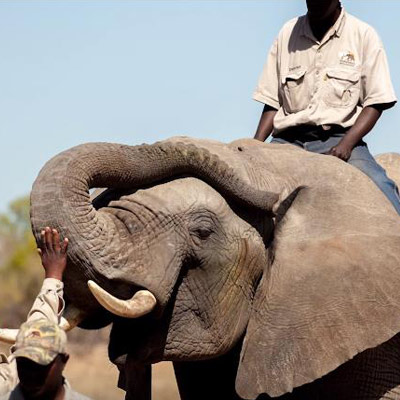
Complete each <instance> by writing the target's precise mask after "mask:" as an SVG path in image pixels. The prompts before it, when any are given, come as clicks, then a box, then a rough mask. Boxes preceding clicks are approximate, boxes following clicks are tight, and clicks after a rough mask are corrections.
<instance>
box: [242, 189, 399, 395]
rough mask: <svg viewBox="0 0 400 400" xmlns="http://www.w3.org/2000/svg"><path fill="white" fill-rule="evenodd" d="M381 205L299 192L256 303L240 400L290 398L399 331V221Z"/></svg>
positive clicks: (326, 192)
mask: <svg viewBox="0 0 400 400" xmlns="http://www.w3.org/2000/svg"><path fill="white" fill-rule="evenodd" d="M324 199H326V201H321V200H324ZM381 206H382V208H383V209H384V210H385V211H384V212H382V211H379V212H377V211H376V210H375V211H373V210H371V211H370V210H368V209H365V208H363V207H359V204H356V203H355V201H354V199H353V200H351V201H350V202H349V200H348V198H347V197H346V196H345V195H343V192H341V191H340V190H337V189H336V188H334V187H331V188H326V187H325V188H324V189H321V190H312V189H307V188H305V189H303V190H301V191H300V192H299V193H298V195H297V197H296V198H295V199H294V201H293V203H292V205H291V207H290V208H288V209H287V211H286V213H285V214H284V216H283V218H282V219H281V221H280V223H279V224H278V225H277V227H276V229H275V235H274V239H273V242H272V243H271V247H270V250H269V251H270V257H269V258H270V261H271V265H270V266H269V269H268V271H266V272H265V274H264V276H263V278H262V280H261V282H260V285H259V287H258V289H257V292H256V295H255V299H254V302H253V309H252V312H251V317H250V322H249V325H248V327H247V331H246V335H245V339H244V343H243V347H242V353H241V357H240V364H239V369H238V374H237V378H236V390H237V392H238V394H239V395H240V396H241V397H243V398H245V399H255V398H256V397H257V396H258V395H259V394H262V393H267V394H268V395H270V396H274V397H276V396H280V395H282V394H284V393H287V392H291V391H292V390H293V388H295V387H298V386H301V385H303V384H305V383H308V382H312V381H314V380H316V379H318V378H320V377H322V376H323V375H326V374H327V373H329V372H330V371H333V370H334V369H336V368H337V367H338V366H339V365H341V364H343V363H344V362H346V361H348V360H350V359H351V358H353V357H354V356H355V355H356V354H358V353H360V352H362V351H364V350H366V349H368V348H372V347H375V346H378V345H380V344H381V343H383V342H386V341H387V340H389V339H390V338H391V337H393V336H394V335H395V334H396V333H398V332H400V291H399V287H400V253H399V251H398V249H400V221H399V220H398V216H397V215H395V212H394V211H392V210H391V209H389V208H388V209H387V210H386V209H385V208H384V207H385V204H381ZM389 206H390V204H388V207H389ZM373 207H375V206H374V205H373ZM391 212H392V213H391Z"/></svg>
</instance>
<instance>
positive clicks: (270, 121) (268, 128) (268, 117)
mask: <svg viewBox="0 0 400 400" xmlns="http://www.w3.org/2000/svg"><path fill="white" fill-rule="evenodd" d="M276 113H277V110H276V109H275V108H273V107H271V106H269V105H268V104H266V105H265V106H264V109H263V112H262V114H261V118H260V122H259V123H258V127H257V131H256V134H255V135H254V139H257V140H260V141H261V142H264V141H265V140H266V139H267V138H268V136H269V135H270V134H271V132H272V130H273V128H274V118H275V115H276Z"/></svg>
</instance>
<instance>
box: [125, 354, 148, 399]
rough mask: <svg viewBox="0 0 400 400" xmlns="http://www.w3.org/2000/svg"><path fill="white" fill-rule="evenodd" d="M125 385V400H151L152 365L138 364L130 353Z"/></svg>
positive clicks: (126, 367) (127, 361) (126, 365)
mask: <svg viewBox="0 0 400 400" xmlns="http://www.w3.org/2000/svg"><path fill="white" fill-rule="evenodd" d="M124 386H125V390H126V395H125V400H151V365H144V364H138V363H137V362H135V361H134V360H132V359H131V358H130V357H129V355H128V357H127V360H126V364H125V371H124Z"/></svg>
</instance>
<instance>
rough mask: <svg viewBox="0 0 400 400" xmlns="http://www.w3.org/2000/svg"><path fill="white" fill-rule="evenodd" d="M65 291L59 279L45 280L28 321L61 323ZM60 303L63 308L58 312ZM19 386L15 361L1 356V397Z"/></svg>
mask: <svg viewBox="0 0 400 400" xmlns="http://www.w3.org/2000/svg"><path fill="white" fill-rule="evenodd" d="M63 289H64V284H63V282H61V281H59V280H58V279H53V278H47V279H45V280H44V281H43V285H42V288H41V290H40V292H39V294H38V295H37V297H36V299H35V301H34V303H33V305H32V308H31V310H30V311H29V314H28V318H27V321H35V320H38V319H47V320H49V321H51V322H54V323H59V320H60V317H61V315H62V312H63V310H64V300H63V294H64V293H63ZM60 302H61V304H62V307H61V310H60V311H58V310H59V307H60ZM17 384H18V373H17V366H16V362H15V360H12V361H10V360H9V357H7V356H6V355H4V354H0V395H2V394H5V393H8V392H10V391H11V390H12V389H13V388H14V387H15V386H16V385H17ZM0 399H1V398H0Z"/></svg>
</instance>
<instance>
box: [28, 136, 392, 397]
mask: <svg viewBox="0 0 400 400" xmlns="http://www.w3.org/2000/svg"><path fill="white" fill-rule="evenodd" d="M90 187H113V188H115V189H114V190H113V191H111V192H110V191H109V192H106V194H103V195H100V196H99V197H97V199H96V200H95V201H94V204H95V207H96V209H97V210H96V209H95V208H94V207H93V206H92V203H91V202H90V198H89V193H88V190H89V188H90ZM31 202H32V208H31V215H32V226H33V230H34V233H35V235H36V238H39V236H38V235H39V232H40V229H42V228H43V227H44V226H53V227H55V228H57V229H59V230H60V231H61V232H62V234H63V235H65V236H68V238H69V239H70V249H69V268H68V269H67V274H66V277H65V292H66V297H67V300H68V302H70V303H72V304H74V305H75V306H77V307H79V308H81V309H82V310H84V311H85V312H86V313H87V319H86V321H84V322H83V324H82V326H84V327H87V328H96V327H100V326H104V325H106V324H108V323H110V322H113V329H112V333H111V338H110V347H109V353H110V358H111V360H112V361H114V362H115V363H116V364H117V365H119V367H120V369H121V370H122V371H123V372H124V378H125V385H126V389H127V392H128V393H127V398H129V399H130V398H141V397H140V396H139V395H137V386H136V389H135V388H132V387H133V386H132V385H131V384H130V383H129V382H132V380H134V377H135V376H139V375H140V374H139V375H137V371H136V372H135V368H136V367H137V366H139V369H140V365H147V364H150V363H155V362H158V361H160V360H172V361H174V362H175V367H176V372H177V377H178V384H179V387H180V390H181V395H182V398H184V399H191V400H192V399H197V398H206V397H207V398H209V399H213V398H220V399H233V398H238V397H235V396H236V395H235V394H234V387H235V388H236V392H237V393H238V394H239V395H240V396H241V397H242V398H245V399H254V398H256V397H257V396H258V395H260V394H263V393H264V394H268V395H269V396H272V397H278V396H283V395H284V396H283V397H282V399H286V398H288V399H303V398H307V399H331V398H332V399H363V400H365V399H371V400H372V399H374V400H375V399H381V398H382V399H383V398H388V399H389V398H390V399H400V369H399V365H400V343H398V342H399V339H398V337H397V336H396V334H397V333H398V332H400V294H399V293H400V291H399V288H400V220H399V217H398V215H397V214H396V212H395V211H394V209H393V208H392V206H391V204H390V203H389V202H388V201H387V200H386V198H385V197H384V195H383V194H382V193H381V192H380V191H379V190H378V189H377V188H376V187H375V185H374V184H373V183H372V182H371V181H370V180H369V178H367V177H366V176H364V175H363V174H362V173H361V172H360V171H358V170H357V169H355V168H353V167H352V166H350V165H348V164H346V163H345V162H343V161H341V160H339V159H337V158H334V157H332V156H323V155H318V154H313V153H309V152H305V151H303V150H301V149H297V148H295V147H293V146H290V145H271V144H265V143H260V142H259V141H255V140H251V139H248V140H247V139H245V140H240V141H236V142H233V143H231V144H222V143H219V142H216V141H205V140H204V141H203V140H195V139H190V138H173V139H170V140H168V141H165V142H161V143H158V144H155V145H152V146H148V145H142V146H133V147H129V146H121V145H111V144H104V143H102V144H88V145H82V146H78V147H76V148H73V149H71V150H68V151H66V152H64V153H61V154H60V155H59V156H57V157H55V158H54V159H52V160H50V161H49V162H48V163H47V164H46V166H45V167H44V168H43V170H42V171H41V173H40V175H39V177H38V179H37V180H36V182H35V184H34V187H33V191H32V197H31ZM87 279H94V280H95V281H97V282H98V283H99V284H100V285H101V286H103V287H104V288H105V289H107V290H108V291H109V292H110V293H112V294H113V295H115V296H117V297H119V298H129V297H131V296H132V294H133V293H135V292H136V291H137V290H138V289H141V288H145V289H147V290H150V291H151V292H152V293H153V294H154V295H155V296H156V298H157V301H158V304H157V307H156V309H155V310H154V311H153V312H152V313H150V314H149V315H147V316H144V317H141V318H139V319H137V320H128V319H123V318H119V317H115V316H112V315H111V314H109V313H108V312H106V311H104V310H103V309H102V308H101V306H100V305H98V303H97V302H96V301H95V299H94V298H93V297H92V296H91V294H90V292H89V291H88V289H87V286H86V281H87ZM385 342H386V343H385ZM367 349H372V350H367ZM357 354H359V355H358V356H357ZM353 357H355V358H354V359H353V360H352V361H349V360H351V359H352V358H353ZM332 371H333V372H332ZM135 374H136V375H135ZM326 374H328V375H327V376H325V375H326ZM321 377H323V378H322V379H319V378H321ZM213 380H214V381H215V382H219V383H220V384H219V385H217V388H218V389H216V388H215V385H214V386H213V385H212V384H210V382H213ZM137 385H139V383H137ZM300 386H301V387H300ZM298 387H299V388H298ZM295 388H298V389H295ZM293 389H295V390H294V393H293V394H291V395H285V393H289V392H291V391H292V390H293ZM135 390H136V392H135ZM216 390H217V392H216ZM210 391H211V392H210ZM135 393H136V394H135ZM216 393H217V394H216ZM385 393H386V394H385ZM265 396H266V395H265ZM143 398H145V396H144V397H143ZM265 398H268V397H265Z"/></svg>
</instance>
